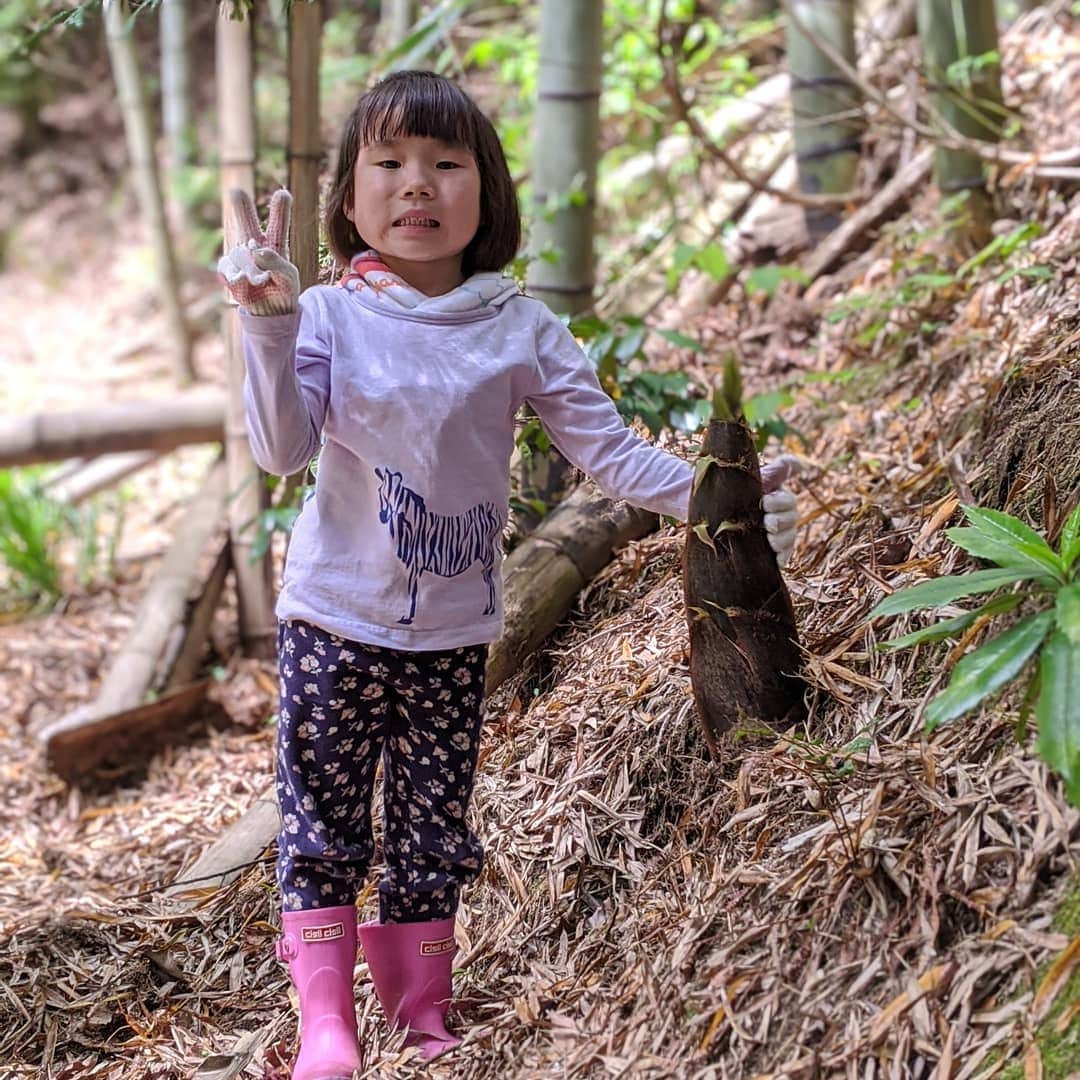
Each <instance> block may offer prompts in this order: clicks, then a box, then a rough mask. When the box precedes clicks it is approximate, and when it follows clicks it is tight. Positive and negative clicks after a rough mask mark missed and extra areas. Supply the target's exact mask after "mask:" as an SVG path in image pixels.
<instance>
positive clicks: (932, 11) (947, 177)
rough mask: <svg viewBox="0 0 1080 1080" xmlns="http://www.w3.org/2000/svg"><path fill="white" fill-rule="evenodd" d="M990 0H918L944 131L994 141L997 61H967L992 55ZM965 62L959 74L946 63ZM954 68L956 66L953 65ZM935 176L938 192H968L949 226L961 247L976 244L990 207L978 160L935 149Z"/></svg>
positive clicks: (927, 67) (986, 229) (998, 105)
mask: <svg viewBox="0 0 1080 1080" xmlns="http://www.w3.org/2000/svg"><path fill="white" fill-rule="evenodd" d="M994 20H995V12H994V0H955V2H953V0H918V22H919V38H920V40H921V42H922V50H923V69H924V72H925V76H926V80H927V85H928V86H929V87H930V91H931V102H932V104H933V107H934V111H935V113H936V114H937V115H936V117H935V120H936V121H937V122H938V125H939V126H942V127H943V128H945V129H946V130H947V129H948V127H951V128H954V129H955V130H956V131H958V132H959V133H960V134H961V135H966V136H967V137H969V138H973V139H983V140H985V141H987V142H997V141H998V139H999V136H1000V129H1001V122H1002V116H1003V106H1002V96H1001V69H1000V67H999V65H998V64H997V63H982V64H980V65H979V66H978V67H976V66H975V65H974V64H972V63H971V61H972V60H973V59H974V58H976V57H982V56H985V55H986V54H987V53H991V52H992V53H995V54H996V53H997V49H998V37H997V24H996V23H995V21H994ZM960 62H965V63H964V64H963V65H962V68H963V70H962V72H961V75H960V76H955V77H953V78H950V76H949V68H950V66H951V65H954V64H958V63H960ZM954 70H955V69H954ZM934 180H935V182H936V183H937V186H938V190H939V191H940V192H941V193H942V195H954V194H957V193H959V192H966V193H967V208H966V210H967V213H966V220H964V221H963V222H962V223H961V224H960V225H959V226H957V227H955V228H954V230H953V235H954V237H955V238H956V239H957V240H958V241H959V242H960V243H961V244H962V245H964V246H969V245H973V246H975V247H981V246H982V245H983V244H985V243H986V242H987V241H988V240H989V238H990V222H991V218H992V208H991V205H990V199H989V196H988V195H987V192H986V172H985V167H984V165H983V162H982V159H981V158H979V157H977V156H976V155H975V154H971V153H968V152H967V151H964V150H947V149H945V148H944V147H939V148H937V150H935V152H934Z"/></svg>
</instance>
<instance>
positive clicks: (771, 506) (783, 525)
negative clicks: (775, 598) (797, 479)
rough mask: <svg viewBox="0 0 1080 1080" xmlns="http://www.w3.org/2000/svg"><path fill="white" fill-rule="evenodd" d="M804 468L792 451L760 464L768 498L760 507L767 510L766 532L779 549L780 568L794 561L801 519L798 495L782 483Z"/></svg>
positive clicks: (777, 556) (772, 543)
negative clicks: (796, 524) (797, 521)
mask: <svg viewBox="0 0 1080 1080" xmlns="http://www.w3.org/2000/svg"><path fill="white" fill-rule="evenodd" d="M801 469H802V463H801V462H800V461H799V459H798V458H797V457H793V456H792V455H791V454H783V455H781V456H780V457H778V458H777V459H776V461H773V462H770V464H768V465H762V466H761V485H762V487H763V488H764V490H765V497H764V498H763V499H762V500H761V508H762V509H763V510H764V511H765V532H766V533H767V534H768V536H769V546H770V547H771V548H772V549H773V551H775V552H776V562H777V564H778V565H779V566H781V567H784V566H787V564H788V563H789V562H790V561H791V552H792V549H793V548H794V547H795V522H796V520H797V518H798V512H797V510H796V508H795V496H794V495H793V494H792V493H791V492H790V491H788V489H787V488H786V487H784V486H783V485H784V482H785V481H787V480H790V479H791V478H792V477H794V476H797V475H798V474H799V472H800V471H801Z"/></svg>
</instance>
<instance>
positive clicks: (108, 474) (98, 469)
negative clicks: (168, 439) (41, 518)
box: [46, 450, 164, 506]
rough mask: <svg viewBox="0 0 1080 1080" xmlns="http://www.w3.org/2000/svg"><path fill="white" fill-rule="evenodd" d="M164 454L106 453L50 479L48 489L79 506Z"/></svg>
mask: <svg viewBox="0 0 1080 1080" xmlns="http://www.w3.org/2000/svg"><path fill="white" fill-rule="evenodd" d="M163 453H164V451H162V450H128V451H125V452H124V453H120V454H103V455H102V456H101V457H96V458H91V459H90V460H89V461H83V462H80V464H79V466H78V468H77V469H75V470H73V471H72V472H71V473H70V474H69V475H67V476H64V477H59V478H55V479H53V478H50V483H48V484H47V485H46V489H47V490H48V492H49V494H50V495H51V496H52V497H53V498H54V499H58V500H59V501H60V502H66V503H70V504H71V505H72V506H76V505H78V504H79V503H80V502H82V501H83V500H84V499H88V498H90V496H91V495H96V494H97V493H98V492H99V491H103V490H104V489H105V488H109V487H112V486H113V485H114V484H118V483H119V482H120V481H121V480H124V479H126V478H127V477H129V476H131V475H132V474H134V473H137V472H138V471H139V470H140V469H144V468H146V466H147V465H150V464H151V463H152V462H155V461H157V460H158V458H160V457H161V455H162V454H163Z"/></svg>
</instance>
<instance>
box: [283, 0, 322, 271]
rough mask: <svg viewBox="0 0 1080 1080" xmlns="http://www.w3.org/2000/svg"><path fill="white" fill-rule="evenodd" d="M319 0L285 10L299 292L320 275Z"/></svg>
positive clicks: (289, 158) (294, 248)
mask: <svg viewBox="0 0 1080 1080" xmlns="http://www.w3.org/2000/svg"><path fill="white" fill-rule="evenodd" d="M322 21H323V5H322V0H313V2H311V3H303V4H295V3H294V4H293V5H292V6H291V8H290V9H289V62H288V68H289V138H288V149H287V151H286V159H287V161H288V165H289V190H290V191H291V192H292V197H293V207H292V226H291V231H292V237H291V241H290V252H291V255H292V261H293V263H294V264H295V265H296V268H297V269H298V270H299V271H300V288H301V289H306V288H308V287H309V286H310V285H314V284H315V280H316V278H317V277H318V272H319V165H320V164H321V162H322V156H323V154H322V139H321V137H320V131H319V54H320V51H321V38H322Z"/></svg>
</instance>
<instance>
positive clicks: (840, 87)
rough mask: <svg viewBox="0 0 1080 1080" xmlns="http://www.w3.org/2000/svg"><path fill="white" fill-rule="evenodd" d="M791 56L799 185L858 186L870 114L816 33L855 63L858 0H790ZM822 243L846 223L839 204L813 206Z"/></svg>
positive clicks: (836, 189) (813, 226)
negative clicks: (864, 112)
mask: <svg viewBox="0 0 1080 1080" xmlns="http://www.w3.org/2000/svg"><path fill="white" fill-rule="evenodd" d="M786 7H787V10H788V16H789V17H788V20H787V56H788V69H789V71H790V73H791V114H792V123H793V125H794V141H795V158H796V161H797V163H798V171H799V190H800V191H801V192H803V193H804V194H807V195H839V194H843V193H844V192H848V191H851V190H852V189H853V188H854V187H855V174H856V170H857V168H858V164H859V150H860V146H861V141H862V132H863V127H864V119H863V115H862V112H861V110H860V108H859V104H860V99H859V93H858V91H857V89H856V88H855V87H854V86H853V85H852V84H851V82H850V81H849V80H848V78H847V76H846V75H844V73H843V71H841V69H840V68H839V66H838V65H837V64H836V63H834V62H833V60H832V59H830V57H828V56H826V54H825V52H824V51H823V50H822V48H821V46H820V45H819V44H818V42H817V41H815V40H814V39H815V38H816V39H820V40H821V41H824V42H827V43H828V44H829V45H831V46H832V48H833V49H834V50H835V51H836V52H837V53H839V54H840V55H841V56H843V57H844V59H845V60H846V61H847V62H848V63H849V64H850V65H851V67H855V4H854V0H788V3H787V5H786ZM805 218H806V228H807V232H808V233H809V235H810V240H811V242H812V243H817V242H818V241H819V240H821V238H822V237H823V236H825V235H826V234H828V233H829V232H831V231H832V230H833V229H835V228H836V226H837V225H838V224H839V223H840V215H839V212H838V211H837V210H834V209H825V208H819V207H807V208H806V210H805Z"/></svg>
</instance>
